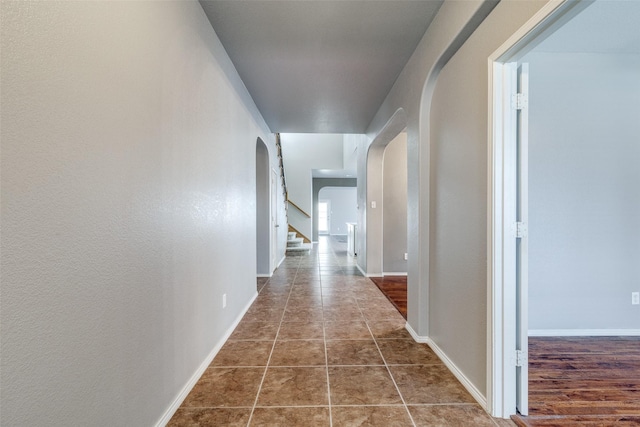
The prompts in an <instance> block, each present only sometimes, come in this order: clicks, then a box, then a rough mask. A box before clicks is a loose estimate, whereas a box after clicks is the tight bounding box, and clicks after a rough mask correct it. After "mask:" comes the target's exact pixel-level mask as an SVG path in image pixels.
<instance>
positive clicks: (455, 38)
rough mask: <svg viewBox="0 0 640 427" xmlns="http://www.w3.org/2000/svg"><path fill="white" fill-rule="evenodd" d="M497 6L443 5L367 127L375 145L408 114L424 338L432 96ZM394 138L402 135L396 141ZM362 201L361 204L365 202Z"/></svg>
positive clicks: (415, 286) (411, 310)
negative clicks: (397, 118)
mask: <svg viewBox="0 0 640 427" xmlns="http://www.w3.org/2000/svg"><path fill="white" fill-rule="evenodd" d="M496 4H497V2H496V1H493V0H487V1H463V2H461V1H451V2H444V3H443V5H442V7H440V9H439V10H438V14H437V15H436V17H435V19H434V20H433V22H432V23H431V25H430V26H429V28H428V29H427V31H426V33H425V35H424V37H423V38H422V40H421V41H420V43H419V44H418V46H417V47H416V50H415V51H414V53H413V55H412V56H411V58H410V59H409V61H408V62H407V65H406V66H405V67H404V68H403V70H402V72H401V73H400V75H399V76H398V79H397V80H396V82H395V83H394V85H393V87H392V89H391V91H390V92H389V94H388V95H387V97H386V99H385V101H384V102H383V104H382V105H381V106H380V108H379V109H378V111H377V113H376V115H375V116H374V118H373V120H372V121H371V124H370V125H369V127H368V128H367V137H368V143H369V144H373V142H374V141H375V140H377V139H379V137H380V136H381V135H383V134H384V133H385V131H386V129H387V128H388V125H389V124H390V123H391V121H392V118H393V116H394V115H395V114H396V112H398V111H399V110H403V111H404V112H405V114H406V115H405V117H406V120H405V122H404V123H405V124H404V125H403V127H402V128H400V130H402V129H404V128H406V131H407V174H408V186H407V205H408V212H407V229H408V236H410V237H409V238H408V241H407V251H408V253H409V260H408V262H407V273H408V274H407V275H408V278H407V280H408V286H407V294H408V304H407V309H408V313H407V316H408V319H407V321H408V324H409V328H410V330H411V331H413V332H414V333H415V334H416V335H417V336H419V337H423V339H426V337H428V335H429V306H430V297H429V203H430V201H429V179H430V176H429V171H428V170H429V166H428V165H429V157H430V152H429V122H428V117H429V115H430V114H429V109H430V105H431V93H432V90H433V86H434V84H435V81H436V79H437V76H438V74H439V72H440V70H441V69H442V67H443V66H444V65H445V64H446V63H447V61H448V60H449V58H451V56H452V55H453V54H454V53H455V52H456V51H457V49H458V48H459V47H460V46H461V45H462V44H463V43H464V42H465V40H466V39H467V38H468V37H469V35H471V33H472V32H473V31H474V30H475V29H476V28H477V26H478V25H479V24H480V22H482V20H483V19H484V18H485V17H486V16H487V15H488V14H489V13H490V12H491V10H492V9H493V8H494V7H495V5H496ZM485 68H486V64H485ZM395 135H397V132H396V133H394V134H393V135H392V136H391V137H393V136H395ZM367 148H368V147H364V149H362V150H360V149H359V150H358V151H359V156H360V160H359V163H358V166H359V169H358V180H359V182H361V183H362V182H363V181H364V180H366V179H367V176H368V174H370V173H371V171H368V170H366V168H365V167H366V164H367V163H366V162H367V160H366V159H367V154H368V150H367ZM361 166H362V167H363V168H362V169H361V168H360V167H361ZM368 185H369V184H368V183H367V186H368ZM368 191H369V190H368V189H367V192H368ZM358 203H359V205H360V206H362V204H361V201H360V199H359V201H358ZM364 205H366V201H365V203H364ZM366 215H367V216H368V213H367V214H366ZM363 224H364V226H365V227H366V228H367V229H366V230H363V233H359V235H361V236H362V235H364V234H365V233H364V232H366V235H367V239H369V237H368V236H369V235H370V231H371V230H369V228H370V226H371V224H369V223H368V218H367V219H366V221H365V222H363ZM374 231H375V230H374ZM380 232H381V231H380ZM363 243H364V244H366V245H367V246H368V245H369V243H368V241H365V242H360V252H362V251H363V250H365V251H368V249H367V247H366V246H364V245H363ZM366 255H367V256H366V260H363V259H361V258H360V254H359V256H358V265H360V266H361V267H362V264H360V263H362V262H365V263H366V270H365V271H367V272H369V267H370V266H369V263H370V261H369V260H370V259H371V258H372V257H371V256H370V254H368V253H367V254H366Z"/></svg>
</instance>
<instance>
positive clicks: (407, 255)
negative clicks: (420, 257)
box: [404, 252, 409, 261]
mask: <svg viewBox="0 0 640 427" xmlns="http://www.w3.org/2000/svg"><path fill="white" fill-rule="evenodd" d="M408 259H409V254H408V253H406V252H405V253H404V260H405V261H406V260H408Z"/></svg>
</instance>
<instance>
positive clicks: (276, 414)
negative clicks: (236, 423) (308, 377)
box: [250, 407, 335, 427]
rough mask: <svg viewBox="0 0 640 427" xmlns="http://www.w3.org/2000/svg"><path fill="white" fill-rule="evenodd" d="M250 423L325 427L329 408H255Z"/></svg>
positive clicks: (327, 422) (253, 424) (327, 423)
mask: <svg viewBox="0 0 640 427" xmlns="http://www.w3.org/2000/svg"><path fill="white" fill-rule="evenodd" d="M250 425H251V426H274V427H276V426H305V427H307V426H308V427H316V426H317V427H326V426H328V425H329V408H328V407H316V408H256V409H255V410H254V411H253V417H252V418H251V424H250ZM334 425H335V424H334Z"/></svg>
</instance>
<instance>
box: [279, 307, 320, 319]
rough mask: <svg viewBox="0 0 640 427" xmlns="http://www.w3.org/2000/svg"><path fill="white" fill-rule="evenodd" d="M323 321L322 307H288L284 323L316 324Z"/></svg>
mask: <svg viewBox="0 0 640 427" xmlns="http://www.w3.org/2000/svg"><path fill="white" fill-rule="evenodd" d="M321 320H322V308H321V307H306V308H302V307H287V309H286V311H285V313H284V317H283V318H282V321H283V322H314V321H321Z"/></svg>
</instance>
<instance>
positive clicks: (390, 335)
mask: <svg viewBox="0 0 640 427" xmlns="http://www.w3.org/2000/svg"><path fill="white" fill-rule="evenodd" d="M367 323H368V324H369V328H371V332H372V333H373V336H374V337H376V340H383V339H410V340H413V337H412V336H411V334H410V333H409V331H407V329H406V324H407V322H406V321H405V320H404V319H392V320H368V321H367Z"/></svg>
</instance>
